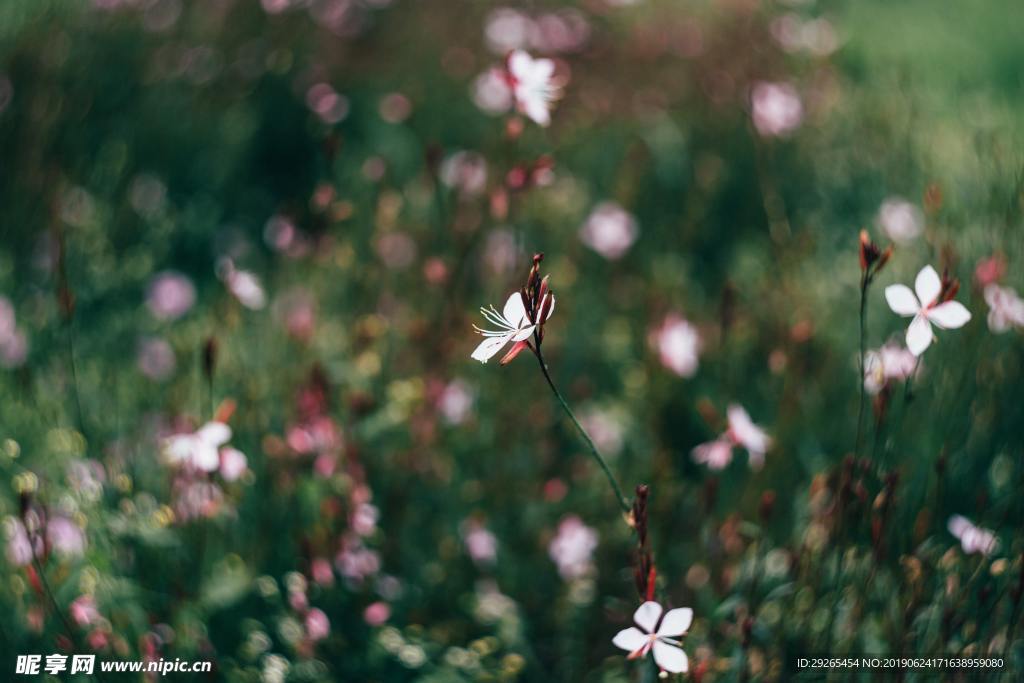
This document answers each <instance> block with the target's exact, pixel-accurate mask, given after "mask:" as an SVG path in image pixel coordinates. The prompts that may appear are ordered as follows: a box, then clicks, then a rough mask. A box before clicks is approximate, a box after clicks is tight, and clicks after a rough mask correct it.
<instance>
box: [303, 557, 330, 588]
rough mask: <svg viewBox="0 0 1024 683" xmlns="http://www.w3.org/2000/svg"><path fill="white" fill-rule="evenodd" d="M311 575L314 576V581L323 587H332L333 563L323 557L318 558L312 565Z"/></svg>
mask: <svg viewBox="0 0 1024 683" xmlns="http://www.w3.org/2000/svg"><path fill="white" fill-rule="evenodd" d="M309 573H310V574H311V575H312V576H313V581H315V582H316V583H318V584H320V585H321V586H330V585H332V584H333V583H334V570H333V569H332V568H331V563H330V562H328V561H327V560H325V559H324V558H322V557H317V558H315V559H314V560H313V561H312V562H311V563H310V572H309Z"/></svg>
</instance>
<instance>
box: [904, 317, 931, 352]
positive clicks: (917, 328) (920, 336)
mask: <svg viewBox="0 0 1024 683" xmlns="http://www.w3.org/2000/svg"><path fill="white" fill-rule="evenodd" d="M932 336H933V335H932V326H931V323H929V322H928V318H926V317H924V316H923V315H917V316H914V319H913V320H911V321H910V327H908V328H907V349H908V350H909V351H910V352H911V353H912V354H914V355H915V356H920V355H921V354H922V353H924V352H925V349H927V348H928V346H929V345H930V344H931V343H932Z"/></svg>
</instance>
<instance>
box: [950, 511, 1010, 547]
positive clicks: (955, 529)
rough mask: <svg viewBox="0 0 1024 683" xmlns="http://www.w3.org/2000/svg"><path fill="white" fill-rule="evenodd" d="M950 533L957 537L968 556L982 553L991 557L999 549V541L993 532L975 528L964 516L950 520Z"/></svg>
mask: <svg viewBox="0 0 1024 683" xmlns="http://www.w3.org/2000/svg"><path fill="white" fill-rule="evenodd" d="M947 526H948V528H949V533H951V534H953V535H954V536H956V538H957V539H958V540H959V541H960V546H961V547H962V548H963V550H964V552H965V553H967V554H968V555H972V554H974V553H981V554H982V555H991V554H992V553H994V552H995V551H996V550H997V549H998V548H999V539H998V538H996V535H995V533H994V532H993V531H991V530H989V529H983V528H981V527H979V526H975V525H974V523H972V522H971V520H969V519H967V518H966V517H963V516H962V515H953V516H952V517H950V518H949V524H948V525H947Z"/></svg>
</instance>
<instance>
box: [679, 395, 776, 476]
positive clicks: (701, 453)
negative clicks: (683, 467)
mask: <svg viewBox="0 0 1024 683" xmlns="http://www.w3.org/2000/svg"><path fill="white" fill-rule="evenodd" d="M727 416H728V419H729V426H728V428H727V429H726V430H725V433H724V434H722V435H721V436H720V437H718V438H717V439H715V440H714V441H709V442H707V443H702V444H700V445H699V446H697V447H696V448H694V449H693V451H692V452H691V453H690V457H692V458H693V461H694V462H696V463H700V464H704V465H707V466H708V467H710V468H711V469H713V470H720V469H724V468H725V467H726V466H727V465H728V464H729V463H730V462H731V461H732V449H733V448H734V447H736V446H742V447H743V448H745V449H747V453H748V454H749V456H750V466H751V467H753V468H754V469H760V468H761V466H762V465H764V456H765V453H767V452H768V449H769V448H771V445H772V440H771V437H769V436H768V433H767V432H765V430H764V429H762V428H761V427H759V426H757V425H756V424H754V421H753V420H751V419H750V415H749V414H748V413H747V411H746V410H744V409H743V406H740V405H739V404H736V403H733V404H732V405H730V406H729V408H728V410H727Z"/></svg>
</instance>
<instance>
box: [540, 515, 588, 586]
mask: <svg viewBox="0 0 1024 683" xmlns="http://www.w3.org/2000/svg"><path fill="white" fill-rule="evenodd" d="M595 548H597V532H596V531H594V530H593V529H591V528H590V527H588V526H587V525H586V524H584V523H583V520H581V519H580V518H579V517H577V516H576V515H568V516H566V517H564V518H562V521H561V522H559V524H558V533H557V534H556V535H555V537H554V538H553V539H551V543H550V544H549V545H548V554H549V555H551V559H552V560H554V562H555V564H556V565H558V573H559V574H561V576H562V578H563V579H565V580H566V581H571V580H573V579H578V578H582V577H583V576H586V575H587V574H589V573H590V572H591V570H592V569H593V563H592V561H591V558H592V557H593V554H594V549H595Z"/></svg>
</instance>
